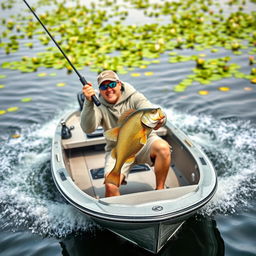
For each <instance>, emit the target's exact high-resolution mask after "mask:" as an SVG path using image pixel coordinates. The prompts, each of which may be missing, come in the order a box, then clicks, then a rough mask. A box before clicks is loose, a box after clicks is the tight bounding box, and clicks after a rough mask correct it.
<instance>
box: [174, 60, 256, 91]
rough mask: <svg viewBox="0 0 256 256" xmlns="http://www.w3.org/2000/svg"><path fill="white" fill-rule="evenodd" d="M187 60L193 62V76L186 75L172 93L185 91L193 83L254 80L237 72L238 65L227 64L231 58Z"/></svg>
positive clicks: (251, 76)
mask: <svg viewBox="0 0 256 256" xmlns="http://www.w3.org/2000/svg"><path fill="white" fill-rule="evenodd" d="M177 57H178V56H177ZM177 57H175V58H177ZM188 60H195V68H194V69H193V70H192V71H193V72H194V74H191V75H188V76H187V78H185V79H184V80H182V81H181V82H180V83H179V84H178V85H176V86H175V87H174V91H176V92H183V91H185V90H186V88H187V87H188V86H190V85H192V84H193V83H194V82H198V83H200V84H204V85H207V84H210V83H211V82H213V81H218V80H221V79H223V78H230V77H235V78H243V79H250V80H251V82H252V80H254V76H253V75H246V74H244V73H242V72H239V71H238V69H240V66H239V65H238V64H236V63H229V61H230V60H231V57H222V58H218V59H203V58H199V57H196V56H190V57H189V58H188ZM255 82H256V81H255Z"/></svg>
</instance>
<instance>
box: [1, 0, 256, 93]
mask: <svg viewBox="0 0 256 256" xmlns="http://www.w3.org/2000/svg"><path fill="white" fill-rule="evenodd" d="M228 4H229V5H237V6H238V7H241V6H240V2H239V1H237V2H234V1H229V2H228ZM44 5H50V8H49V9H48V10H47V11H45V12H44V13H40V14H39V16H40V19H41V20H42V21H43V23H44V24H45V25H46V27H47V28H48V29H49V30H50V32H51V33H52V34H53V35H54V36H55V37H56V40H57V41H58V43H59V44H60V45H61V47H62V48H63V50H64V51H65V52H66V54H67V55H68V56H69V58H70V59H71V61H72V63H74V65H75V66H76V67H77V69H83V68H84V67H85V66H89V67H90V69H91V70H92V71H95V72H99V71H101V70H103V69H112V70H115V71H117V72H119V73H127V72H129V71H131V70H133V69H135V68H139V67H141V66H145V65H146V66H148V65H150V64H152V63H155V62H154V60H155V59H157V58H159V57H160V56H161V54H164V53H166V52H170V51H173V50H174V49H177V50H182V49H194V50H198V51H202V50H204V49H212V53H214V52H217V51H218V49H216V48H217V47H218V48H225V49H227V50H230V51H232V52H233V53H234V54H241V53H242V52H241V51H243V50H246V49H248V48H249V49H252V51H253V49H254V47H255V45H256V33H255V29H256V12H251V13H244V12H242V10H241V8H238V9H237V11H235V12H232V13H230V14H228V15H226V14H222V13H223V10H222V8H220V7H219V6H218V4H216V3H215V2H213V1H211V0H207V1H200V0H197V1H194V0H193V1H192V0H184V1H174V2H173V1H164V2H160V3H151V2H150V1H149V0H147V1H142V0H126V1H123V2H122V4H121V5H119V4H118V3H117V1H115V0H113V1H110V0H101V1H99V2H98V3H96V2H92V3H91V4H90V6H88V5H82V4H81V3H80V2H79V1H76V2H74V3H73V5H70V4H68V1H65V0H63V1H56V0H55V1H46V0H41V1H38V2H37V4H36V5H34V9H37V8H38V7H41V6H44ZM4 8H6V3H4V4H3V5H2V9H4ZM10 8H11V7H10ZM133 9H138V10H142V11H143V15H145V16H148V17H153V18H154V17H164V18H166V19H167V20H168V21H165V22H157V23H156V21H155V20H154V19H152V22H151V23H147V24H139V25H132V24H125V23H124V22H123V21H124V20H125V19H126V17H127V16H128V15H129V11H132V10H133ZM26 11H27V10H25V11H24V14H23V15H19V16H17V17H15V19H14V18H12V19H10V20H6V19H2V24H3V25H4V26H5V28H6V29H5V30H4V31H3V32H2V38H3V40H2V41H1V42H0V47H1V48H4V49H5V52H6V54H11V53H13V52H15V51H18V50H19V49H20V48H21V47H20V43H22V42H23V40H24V39H32V38H33V42H32V41H31V42H30V43H26V47H29V48H33V47H35V46H34V45H35V44H36V43H35V40H37V42H38V43H40V44H41V45H43V46H44V47H45V51H44V52H41V53H37V55H36V56H33V57H27V56H24V57H22V58H21V59H20V60H18V61H12V62H8V63H7V62H6V63H2V68H8V69H15V70H20V71H21V72H35V71H37V70H38V68H39V67H46V68H54V69H63V68H65V69H67V72H72V69H71V67H70V66H69V65H68V63H67V62H66V61H65V60H64V59H63V56H62V55H61V53H60V52H59V50H58V49H57V48H56V47H52V46H51V44H50V39H49V37H48V36H47V35H46V34H45V32H44V31H43V29H42V28H41V26H40V24H39V23H38V22H37V21H36V20H35V19H34V18H33V17H32V16H31V15H30V14H29V15H27V13H25V12H26ZM254 50H255V49H254ZM188 60H192V61H196V70H193V72H194V73H195V75H194V76H195V77H189V78H186V79H185V80H183V81H182V82H181V84H179V85H178V87H177V86H175V88H174V90H175V91H181V88H183V89H182V90H184V89H185V88H186V86H188V85H191V84H192V83H193V82H194V81H199V82H200V83H209V82H210V81H213V80H214V79H215V80H216V79H217V78H218V79H221V78H225V77H227V76H230V75H232V76H234V69H237V67H235V66H234V65H235V64H232V65H230V66H228V65H224V66H221V65H222V64H223V63H220V61H219V64H218V66H217V70H218V71H216V70H215V71H213V69H214V68H216V66H214V65H213V64H210V63H209V62H208V61H207V62H206V63H204V62H205V60H203V59H200V58H199V59H195V56H180V55H177V56H174V57H171V58H170V60H169V61H170V62H171V63H175V62H183V61H188ZM200 62H203V63H200ZM222 62H223V61H222ZM249 62H250V64H251V65H253V64H254V60H252V58H251V59H249ZM213 66H214V67H213ZM232 72H233V73H232ZM238 76H240V77H241V74H240V75H239V74H238ZM235 77H236V76H235ZM243 78H245V79H253V78H252V77H249V76H248V75H247V76H245V75H244V77H243Z"/></svg>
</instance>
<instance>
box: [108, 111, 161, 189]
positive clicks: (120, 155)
mask: <svg viewBox="0 0 256 256" xmlns="http://www.w3.org/2000/svg"><path fill="white" fill-rule="evenodd" d="M121 118H122V121H121V125H120V126H119V127H116V128H113V129H110V130H107V131H106V132H105V137H106V139H108V140H112V141H116V142H117V143H116V146H115V148H113V150H112V152H111V156H112V157H113V158H114V159H116V163H115V166H114V168H113V169H112V171H111V172H110V173H109V174H108V175H107V177H106V178H105V183H112V184H114V185H116V186H118V187H119V186H120V173H121V168H122V166H123V164H124V163H126V162H127V163H133V162H134V161H135V155H136V154H137V153H138V152H139V150H140V149H141V148H142V147H143V146H144V145H145V144H146V143H147V138H148V135H149V134H150V133H151V131H152V130H153V129H154V128H155V127H156V126H157V125H158V123H159V122H160V121H161V120H162V119H163V118H165V114H164V113H163V111H162V110H161V109H160V108H145V109H139V110H137V111H134V112H132V113H130V114H129V115H128V116H127V117H124V116H123V117H121Z"/></svg>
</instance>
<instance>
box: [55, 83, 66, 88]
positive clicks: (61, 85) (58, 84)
mask: <svg viewBox="0 0 256 256" xmlns="http://www.w3.org/2000/svg"><path fill="white" fill-rule="evenodd" d="M65 85H66V83H57V84H56V86H58V87H63V86H65Z"/></svg>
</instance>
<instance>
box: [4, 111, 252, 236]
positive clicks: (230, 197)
mask: <svg viewBox="0 0 256 256" xmlns="http://www.w3.org/2000/svg"><path fill="white" fill-rule="evenodd" d="M166 113H167V115H168V117H169V120H170V121H172V122H173V124H174V125H175V126H177V127H179V128H180V129H181V130H182V131H183V132H185V133H186V134H187V135H188V136H189V137H190V138H191V139H192V140H193V141H194V142H195V143H197V144H198V145H199V146H201V147H202V148H203V150H204V151H205V152H206V154H207V155H208V157H209V158H210V160H211V161H212V163H213V165H214V167H215V168H216V171H217V174H218V189H217V193H216V195H215V196H214V198H213V199H212V200H211V201H210V203H208V204H207V205H206V206H205V207H204V208H203V210H202V214H206V215H214V214H216V213H221V214H232V213H234V212H237V211H239V209H241V207H243V208H244V207H245V206H246V205H247V203H248V202H249V200H250V198H252V197H253V196H255V192H254V191H255V184H256V182H255V181H256V175H255V173H256V172H255V169H256V157H255V155H256V127H254V126H253V125H252V124H251V123H250V122H243V121H241V120H216V119H214V118H213V117H210V116H203V115H200V116H192V115H189V114H184V113H177V112H174V111H173V110H170V109H169V110H166ZM59 119H60V116H57V117H56V118H54V119H53V120H51V121H50V122H49V123H47V124H45V125H43V126H39V125H35V126H32V127H30V128H27V129H24V130H22V136H21V137H20V138H16V139H10V140H9V141H6V142H3V143H2V145H1V149H0V161H1V165H2V167H1V173H0V180H1V190H0V224H1V227H2V228H3V229H5V228H6V229H13V230H17V229H22V228H25V229H30V230H31V231H32V232H35V233H39V234H41V235H47V236H55V237H64V236H66V235H68V234H70V233H73V232H76V231H85V230H93V229H94V227H95V225H94V224H93V223H91V222H90V221H89V220H88V219H87V218H86V217H85V216H84V215H83V214H81V213H80V212H79V211H78V210H76V209H75V208H74V207H72V206H71V205H69V204H68V203H67V202H66V201H65V200H64V199H63V198H62V196H61V195H60V194H59V192H58V191H57V189H56V187H55V184H54V182H53V180H52V177H51V171H50V158H51V138H52V136H53V134H54V130H55V126H56V124H57V122H58V120H59Z"/></svg>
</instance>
